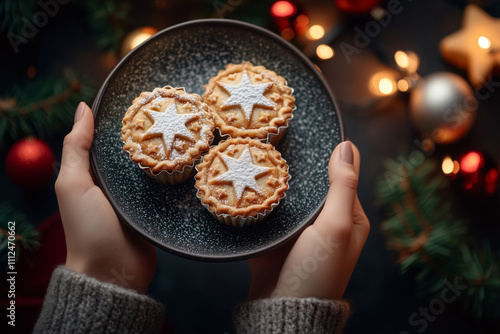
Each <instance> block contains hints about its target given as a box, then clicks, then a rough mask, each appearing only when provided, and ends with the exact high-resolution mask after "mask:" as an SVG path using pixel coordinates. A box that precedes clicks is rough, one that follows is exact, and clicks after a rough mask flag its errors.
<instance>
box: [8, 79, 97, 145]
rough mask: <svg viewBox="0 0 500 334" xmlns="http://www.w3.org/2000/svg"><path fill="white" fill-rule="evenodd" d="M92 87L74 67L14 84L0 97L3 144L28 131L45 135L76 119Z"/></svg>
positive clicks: (24, 134)
mask: <svg viewBox="0 0 500 334" xmlns="http://www.w3.org/2000/svg"><path fill="white" fill-rule="evenodd" d="M92 96H93V89H92V88H90V86H89V85H88V84H86V83H85V82H84V81H83V80H81V79H79V78H78V76H77V75H76V74H75V73H74V72H72V71H66V73H65V75H64V77H62V78H50V77H49V78H37V79H35V80H32V81H29V82H27V83H26V84H25V85H14V86H12V87H11V88H10V90H9V91H7V92H6V93H4V95H3V96H2V97H0V139H1V144H0V148H3V147H4V146H5V144H6V143H7V142H8V141H11V142H13V141H15V140H18V139H20V138H22V137H26V136H29V135H36V136H38V137H42V138H43V137H46V136H48V135H50V134H52V133H53V132H54V131H56V130H57V129H58V128H62V127H64V126H67V125H70V124H71V123H72V122H73V115H74V110H75V108H76V106H77V104H78V103H79V102H80V101H87V102H90V99H91V98H92Z"/></svg>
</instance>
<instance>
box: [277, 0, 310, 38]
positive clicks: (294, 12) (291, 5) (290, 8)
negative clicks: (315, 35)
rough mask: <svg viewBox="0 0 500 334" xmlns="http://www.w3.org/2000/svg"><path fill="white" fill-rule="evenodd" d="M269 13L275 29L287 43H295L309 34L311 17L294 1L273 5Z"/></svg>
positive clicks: (282, 1)
mask: <svg viewBox="0 0 500 334" xmlns="http://www.w3.org/2000/svg"><path fill="white" fill-rule="evenodd" d="M269 12H270V14H271V16H272V18H273V23H274V26H275V29H276V30H277V31H278V32H279V34H280V35H281V37H283V38H284V39H286V40H287V41H292V40H293V41H295V42H297V40H298V39H300V37H301V36H302V35H305V34H306V32H308V24H309V17H308V16H307V15H306V14H305V13H304V11H303V9H302V7H301V6H300V5H297V4H296V3H295V2H293V1H286V0H280V1H276V2H275V3H273V4H272V5H271V8H270V9H269Z"/></svg>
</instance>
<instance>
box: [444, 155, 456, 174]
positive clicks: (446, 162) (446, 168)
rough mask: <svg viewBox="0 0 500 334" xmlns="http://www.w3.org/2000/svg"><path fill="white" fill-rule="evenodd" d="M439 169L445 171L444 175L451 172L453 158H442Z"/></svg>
mask: <svg viewBox="0 0 500 334" xmlns="http://www.w3.org/2000/svg"><path fill="white" fill-rule="evenodd" d="M441 169H442V170H443V173H445V174H446V175H449V174H451V173H453V169H454V164H453V160H452V159H451V158H450V157H445V158H444V159H443V163H442V164H441Z"/></svg>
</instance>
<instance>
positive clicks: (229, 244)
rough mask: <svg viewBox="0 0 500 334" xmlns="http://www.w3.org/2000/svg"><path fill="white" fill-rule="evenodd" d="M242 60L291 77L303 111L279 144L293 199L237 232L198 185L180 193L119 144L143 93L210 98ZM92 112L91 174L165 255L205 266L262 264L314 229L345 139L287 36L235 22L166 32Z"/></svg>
mask: <svg viewBox="0 0 500 334" xmlns="http://www.w3.org/2000/svg"><path fill="white" fill-rule="evenodd" d="M242 61H250V62H252V63H253V64H254V65H263V66H265V67H266V68H268V69H270V70H273V71H276V72H277V73H278V74H279V75H281V76H283V77H284V78H285V79H287V81H288V85H289V86H290V87H292V88H293V89H294V95H295V97H296V99H297V102H296V106H297V109H296V110H295V112H294V118H293V120H292V121H291V122H290V127H289V128H288V130H287V133H286V134H285V136H284V138H283V140H282V141H281V142H280V144H279V145H278V146H277V149H278V150H279V151H280V152H281V154H282V156H283V157H284V158H285V160H286V161H287V162H288V165H289V167H290V169H289V172H290V174H291V176H292V178H291V180H290V183H289V185H290V188H289V190H288V192H287V196H286V197H285V199H284V200H282V201H281V203H280V204H279V206H278V207H277V208H276V209H275V210H274V211H273V212H272V213H271V214H270V215H269V217H267V218H266V219H265V220H264V221H263V222H261V223H260V224H257V225H255V226H250V227H245V228H235V227H229V226H225V225H224V224H222V223H220V222H219V221H217V220H216V219H215V218H213V217H212V216H211V215H210V213H209V212H208V211H207V210H206V209H205V208H204V207H203V206H202V205H201V203H200V201H199V199H198V198H197V197H196V189H195V188H194V179H193V180H189V181H187V182H185V183H182V184H180V185H176V186H165V185H161V184H158V183H156V182H155V181H154V180H152V179H150V178H149V177H148V176H147V175H146V173H144V172H143V171H142V170H141V169H139V167H138V166H137V165H135V164H134V163H133V162H132V161H130V159H129V157H128V155H127V153H125V152H124V151H123V150H122V142H121V140H120V136H121V126H122V118H123V116H124V115H125V112H126V111H127V109H128V107H129V106H130V105H131V103H132V100H133V99H134V98H135V97H137V96H139V94H140V93H141V92H143V91H152V90H153V89H154V88H155V87H163V86H165V85H170V86H179V87H185V88H186V91H188V92H192V93H196V94H200V95H201V94H202V93H203V85H204V84H206V83H207V82H208V80H209V79H210V77H212V76H215V75H216V74H217V72H218V71H219V70H221V69H223V68H224V66H225V65H226V64H228V63H240V62H242ZM93 111H94V117H95V134H94V144H93V147H92V150H91V162H92V169H93V171H94V173H95V175H96V179H97V182H98V184H99V185H100V186H101V188H102V190H103V191H104V193H105V194H106V196H107V197H108V199H109V200H110V202H111V204H112V205H113V207H114V209H115V211H116V213H117V215H118V216H119V218H120V219H121V220H122V221H123V222H124V223H125V224H127V225H129V226H130V227H131V228H132V229H134V230H135V231H137V233H139V234H141V235H142V236H143V237H144V238H146V239H147V240H149V241H150V242H152V243H153V244H155V245H157V246H158V247H160V248H163V249H165V250H167V251H170V252H173V253H175V254H178V255H181V256H186V257H189V258H194V259H200V260H210V261H231V260H238V259H245V258H250V257H254V256H257V255H259V254H262V253H264V252H266V251H268V250H270V249H272V248H274V247H277V246H278V245H280V244H282V243H283V242H285V241H286V240H288V239H290V238H292V237H293V236H294V235H296V234H297V233H299V232H300V231H301V230H302V229H303V228H305V227H306V226H307V225H308V224H309V223H311V222H312V221H313V219H314V218H315V217H316V216H317V215H318V213H319V211H320V209H321V207H322V206H323V203H324V201H325V197H326V193H327V191H328V185H329V183H328V175H327V166H328V160H329V157H330V154H331V152H332V150H333V149H334V148H335V146H336V145H337V144H338V143H339V142H341V141H342V140H343V139H344V130H343V125H342V120H341V116H340V114H339V110H338V107H337V105H336V103H335V99H334V97H333V95H332V93H331V91H330V89H329V88H328V85H327V83H326V81H325V80H324V78H323V77H322V75H321V74H320V73H319V72H318V71H317V70H316V68H315V67H314V65H313V64H312V63H311V62H310V61H309V60H308V59H307V58H305V57H304V56H303V55H302V54H301V53H300V51H298V50H297V49H296V48H295V47H293V46H291V45H290V44H289V43H287V42H285V41H284V40H282V39H281V38H280V37H279V36H277V35H275V34H273V33H271V32H269V31H267V30H264V29H262V28H259V27H256V26H253V25H250V24H246V23H242V22H238V21H230V20H198V21H191V22H187V23H183V24H179V25H176V26H173V27H171V28H168V29H166V30H163V31H161V32H160V33H158V34H157V35H155V36H154V37H152V38H151V39H149V40H148V41H147V42H145V43H144V44H142V45H141V46H139V47H138V48H136V49H135V50H133V51H132V52H131V53H129V54H128V55H127V56H126V57H125V58H124V59H123V60H122V61H121V62H120V63H119V64H118V65H117V66H116V68H115V69H114V70H113V71H112V72H111V74H110V75H109V77H108V78H107V79H106V81H105V82H104V85H103V86H102V87H101V90H100V91H99V93H98V95H97V98H96V100H95V102H94V105H93Z"/></svg>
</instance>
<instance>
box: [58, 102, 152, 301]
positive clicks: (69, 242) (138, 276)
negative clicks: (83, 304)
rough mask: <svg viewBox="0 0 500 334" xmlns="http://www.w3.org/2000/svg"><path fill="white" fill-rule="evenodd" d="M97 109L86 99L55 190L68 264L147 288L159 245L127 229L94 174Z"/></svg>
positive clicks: (109, 279)
mask: <svg viewBox="0 0 500 334" xmlns="http://www.w3.org/2000/svg"><path fill="white" fill-rule="evenodd" d="M93 134H94V118H93V116H92V111H91V110H90V108H89V107H88V106H87V105H86V104H85V103H84V102H81V103H80V104H79V105H78V108H77V110H76V113H75V124H74V125H73V129H72V130H71V132H70V133H69V134H68V135H67V136H66V138H65V139H64V146H63V153H62V159H61V170H60V171H59V175H58V177H57V180H56V184H55V189H56V194H57V200H58V202H59V210H60V212H61V219H62V222H63V227H64V234H65V237H66V247H67V256H66V267H68V268H69V269H72V270H74V271H75V272H78V273H83V274H86V275H88V276H92V277H94V278H96V279H98V280H100V281H104V282H110V283H115V284H117V285H119V286H122V287H124V288H127V289H133V290H136V291H138V292H141V293H142V292H145V291H146V290H147V288H148V286H149V284H150V283H151V280H152V279H153V275H154V272H155V270H156V263H157V258H156V252H155V249H154V247H153V246H152V245H151V244H149V243H148V242H146V241H145V240H143V239H141V238H140V237H138V236H137V235H134V234H133V233H132V232H131V231H129V230H128V229H126V228H124V227H122V225H121V224H120V222H119V220H118V217H117V216H116V214H115V212H114V211H113V208H112V207H111V204H110V203H109V202H108V200H107V198H106V197H105V196H104V194H103V192H102V191H101V189H100V188H99V187H97V186H96V185H95V184H94V181H93V180H92V175H91V174H90V165H89V154H88V151H89V149H90V146H91V144H92V139H93Z"/></svg>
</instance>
